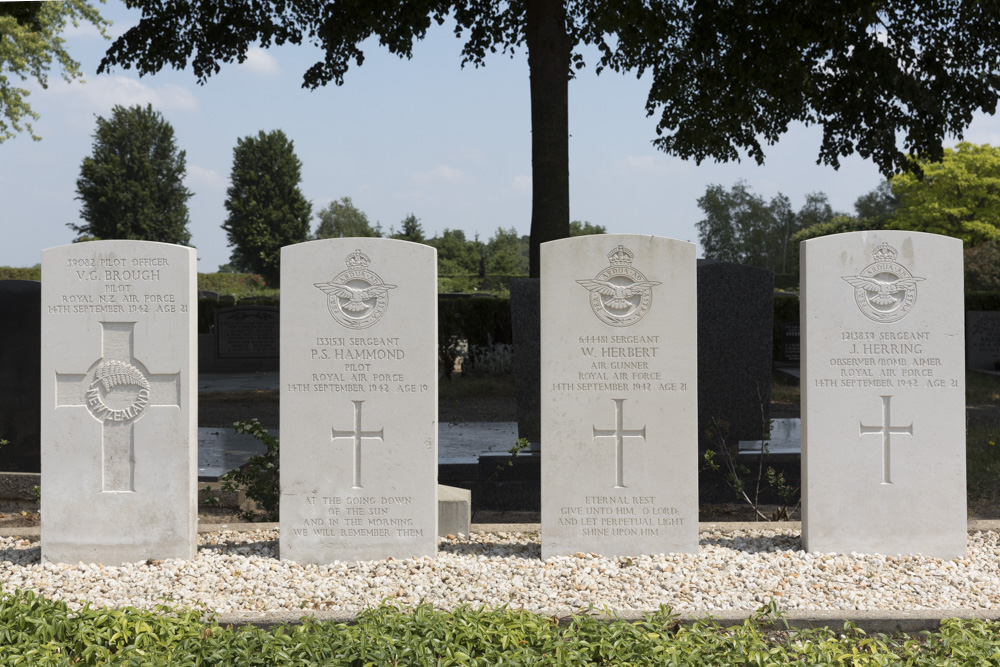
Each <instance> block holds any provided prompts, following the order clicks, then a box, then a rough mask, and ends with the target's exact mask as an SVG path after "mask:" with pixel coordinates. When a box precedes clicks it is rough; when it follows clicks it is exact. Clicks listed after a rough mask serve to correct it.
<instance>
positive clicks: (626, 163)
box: [620, 155, 665, 173]
mask: <svg viewBox="0 0 1000 667" xmlns="http://www.w3.org/2000/svg"><path fill="white" fill-rule="evenodd" d="M620 164H621V165H622V166H623V167H625V168H626V169H630V170H633V171H640V172H648V173H660V172H662V171H663V170H664V167H665V164H664V160H663V157H661V156H659V155H626V156H625V157H624V158H623V159H622V160H620Z"/></svg>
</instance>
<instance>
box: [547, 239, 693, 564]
mask: <svg viewBox="0 0 1000 667" xmlns="http://www.w3.org/2000/svg"><path fill="white" fill-rule="evenodd" d="M541 275H542V277H541V285H542V292H541V316H542V317H541V323H542V324H541V327H542V338H541V341H542V346H541V374H542V375H541V379H542V383H541V392H542V393H541V396H542V399H541V410H542V442H544V443H545V444H544V448H543V450H542V473H541V474H542V517H541V518H542V557H543V558H548V557H549V556H559V555H569V554H574V553H577V552H584V553H599V554H602V555H606V556H617V555H638V554H644V553H666V552H688V553H693V552H696V551H697V549H698V469H697V466H698V433H697V429H698V406H697V400H698V386H697V383H698V368H697V358H698V354H697V343H698V332H697V317H698V314H697V305H696V271H695V246H694V244H691V243H686V242H683V241H675V240H673V239H666V238H659V237H655V236H639V235H633V234H608V235H599V236H585V237H576V238H570V239H563V240H560V241H551V242H549V243H543V244H542V246H541Z"/></svg>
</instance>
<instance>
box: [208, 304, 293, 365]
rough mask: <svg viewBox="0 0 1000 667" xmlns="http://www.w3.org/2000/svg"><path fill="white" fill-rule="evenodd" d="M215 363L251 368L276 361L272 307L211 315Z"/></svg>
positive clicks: (226, 310) (276, 333)
mask: <svg viewBox="0 0 1000 667" xmlns="http://www.w3.org/2000/svg"><path fill="white" fill-rule="evenodd" d="M215 337H216V341H217V344H218V356H219V359H226V360H241V361H244V362H246V363H247V364H248V366H253V365H255V364H257V363H259V360H263V359H277V358H278V349H279V344H278V341H279V317H278V308H277V307H275V306H235V307H233V308H220V309H218V310H216V311H215Z"/></svg>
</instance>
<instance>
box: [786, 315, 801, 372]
mask: <svg viewBox="0 0 1000 667" xmlns="http://www.w3.org/2000/svg"><path fill="white" fill-rule="evenodd" d="M801 355H802V344H801V332H800V331H799V323H798V322H786V323H785V324H782V325H781V356H782V358H783V359H782V360H783V361H794V362H796V363H798V362H799V361H801Z"/></svg>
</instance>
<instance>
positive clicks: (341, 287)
mask: <svg viewBox="0 0 1000 667" xmlns="http://www.w3.org/2000/svg"><path fill="white" fill-rule="evenodd" d="M345 262H346V263H347V270H346V271H342V272H340V273H338V274H337V275H336V276H335V277H334V278H333V280H331V281H330V282H328V283H314V284H315V285H316V287H318V288H319V289H321V290H323V291H324V292H325V293H326V295H327V307H328V308H329V309H330V314H331V315H333V319H335V320H337V321H338V322H340V323H341V324H343V325H344V326H345V327H348V328H351V329H366V328H368V327H370V326H371V325H373V324H375V323H376V322H378V321H379V319H380V318H381V317H382V315H383V314H384V313H385V309H386V307H387V306H388V304H389V290H391V289H395V288H396V286H395V285H387V284H386V283H385V282H383V280H382V278H380V277H379V276H378V275H377V274H375V273H373V272H371V271H369V270H368V265H369V264H371V259H370V258H369V257H368V255H366V254H364V253H363V252H361V251H360V250H355V251H354V252H352V253H351V254H350V255H348V256H347V259H346V260H345Z"/></svg>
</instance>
